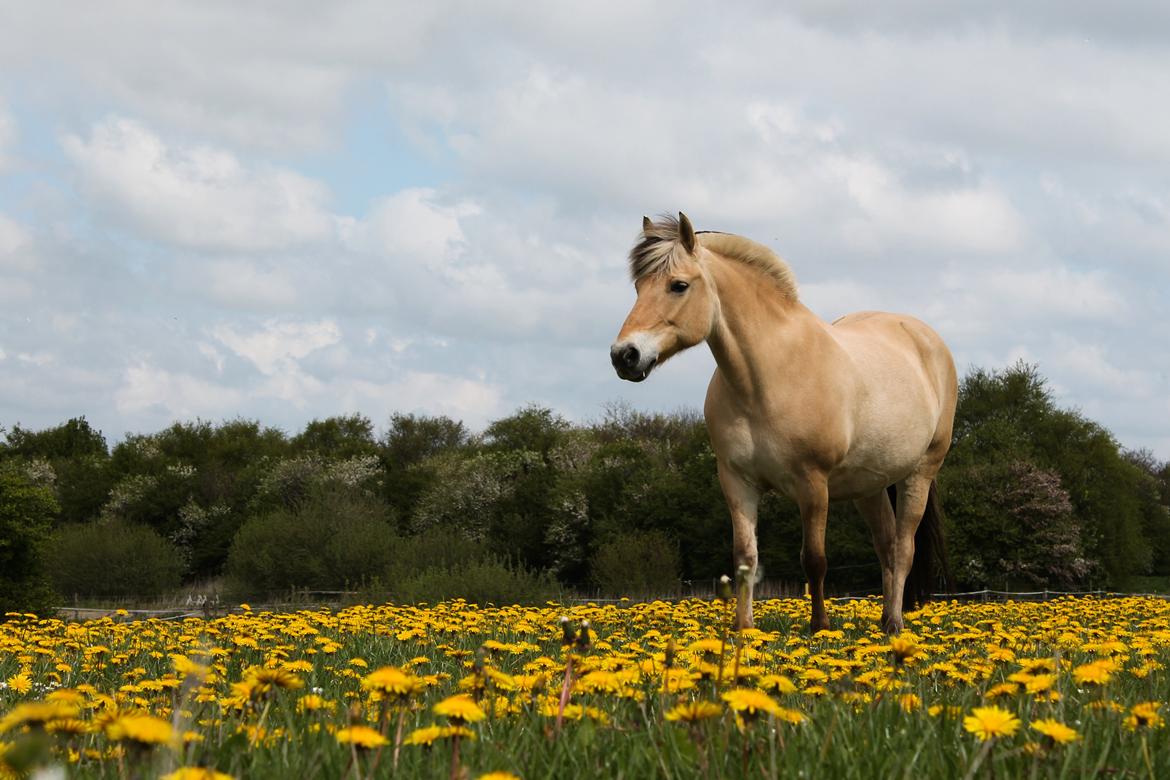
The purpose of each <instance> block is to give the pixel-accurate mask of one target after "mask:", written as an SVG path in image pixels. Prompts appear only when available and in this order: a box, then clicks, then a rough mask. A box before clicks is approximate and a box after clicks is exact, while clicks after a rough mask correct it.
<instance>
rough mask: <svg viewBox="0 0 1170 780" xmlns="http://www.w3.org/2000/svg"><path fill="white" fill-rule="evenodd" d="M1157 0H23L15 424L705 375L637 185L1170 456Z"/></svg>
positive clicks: (453, 398)
mask: <svg viewBox="0 0 1170 780" xmlns="http://www.w3.org/2000/svg"><path fill="white" fill-rule="evenodd" d="M1167 85H1170V5H1168V4H1166V3H1164V2H1160V1H1157V2H1155V1H1151V2H1117V3H1108V4H1101V3H1096V2H1087V1H1082V0H1060V1H1059V2H1057V1H1049V2H1044V1H1038V2H1031V3H1018V2H1015V1H1014V0H1011V1H1007V0H984V1H983V2H977V3H976V2H969V3H947V4H939V3H937V2H934V0H895V1H894V2H888V3H880V4H874V3H869V2H856V3H855V2H844V1H838V0H833V1H828V0H807V1H806V2H800V1H797V2H787V3H772V2H758V3H754V2H743V3H724V4H711V3H699V2H679V1H675V2H640V1H639V0H624V1H623V2H592V3H580V2H575V3H567V2H540V3H520V2H494V1H492V0H477V1H476V2H428V3H417V2H402V3H396V2H384V1H383V0H374V1H370V2H362V1H360V0H359V1H355V2H336V3H320V2H307V1H305V2H255V3H248V4H241V3H236V2H220V1H219V0H201V2H198V3H191V2H169V1H167V0H158V1H156V2H152V3H149V4H142V3H136V2H134V3H132V2H116V1H115V2H108V3H100V4H99V3H74V2H56V1H55V0H39V1H38V2H36V3H5V4H3V5H0V425H5V426H8V427H9V428H11V426H12V425H14V424H20V425H21V426H23V427H26V428H34V429H38V428H44V427H48V426H52V425H57V424H60V423H62V422H64V421H65V420H67V419H69V418H71V417H75V416H80V415H84V416H85V417H86V418H87V419H88V420H89V421H90V422H91V423H92V424H93V425H95V426H96V427H98V428H100V429H101V430H102V431H103V432H104V433H105V435H106V437H107V440H108V441H109V442H110V443H111V444H112V443H114V442H116V441H118V440H120V439H121V438H122V437H123V436H124V435H126V434H127V433H150V432H154V431H158V430H161V429H162V428H164V427H166V426H167V425H169V424H170V423H172V422H174V421H177V420H186V421H190V420H194V419H196V418H200V419H204V420H211V421H220V420H226V419H235V418H241V417H242V418H246V419H255V420H259V421H261V422H262V423H264V424H266V425H271V426H275V427H279V428H282V429H284V430H285V431H287V432H289V433H295V432H297V431H299V430H300V429H301V428H303V426H304V425H305V423H307V422H309V421H310V420H313V419H320V418H324V417H328V416H332V415H339V414H351V413H361V414H364V415H366V416H368V417H369V418H370V419H371V420H373V421H374V423H375V424H376V425H377V426H378V427H379V428H383V427H384V426H385V424H386V423H387V421H388V420H389V417H390V415H391V414H392V413H394V412H403V413H420V414H443V415H448V416H451V417H454V418H457V419H461V420H463V421H464V422H466V423H467V424H468V426H469V427H471V428H472V429H475V430H479V429H482V428H483V427H484V426H485V425H486V424H487V423H488V422H490V421H491V420H494V419H498V418H500V417H503V416H506V415H508V414H511V413H512V412H514V411H515V410H516V409H518V408H519V407H521V406H524V405H526V404H530V403H536V404H540V405H544V406H548V407H551V408H553V409H554V410H556V411H558V412H559V413H561V414H563V415H564V416H565V417H567V418H569V419H571V420H575V421H588V420H593V419H597V418H599V417H600V416H601V415H602V413H603V409H604V407H605V405H606V404H608V403H612V402H615V401H616V402H625V403H628V404H629V405H630V406H632V407H634V408H636V409H643V410H661V411H670V410H675V409H679V408H684V407H689V408H698V407H701V405H702V399H703V394H704V392H705V389H706V385H707V381H708V379H709V377H710V374H711V371H712V369H713V367H714V362H713V360H712V358H711V356H710V353H709V352H708V351H707V350H706V348H705V347H697V348H695V349H693V350H691V351H689V352H687V353H685V354H683V355H681V356H679V357H677V358H675V359H674V360H672V361H671V362H670V363H668V364H667V365H665V366H663V367H662V368H661V369H659V370H657V371H656V372H655V374H654V376H653V377H651V379H650V380H649V381H647V382H644V383H641V384H637V385H634V384H629V383H624V382H622V381H620V380H619V379H618V378H617V377H616V376H615V374H614V372H613V370H612V368H611V367H610V364H609V355H608V350H609V345H610V343H611V342H612V340H613V338H614V337H615V336H616V334H617V332H618V329H619V327H620V325H621V322H622V320H623V319H624V317H625V314H626V312H627V311H628V310H629V308H630V306H631V305H632V303H633V301H634V290H633V288H632V286H631V284H630V283H629V281H628V277H627V272H626V255H627V253H628V251H629V249H630V247H631V246H632V245H633V243H634V241H635V238H636V236H637V233H638V230H639V229H640V226H641V219H642V216H643V215H651V216H653V215H656V214H660V213H676V212H678V211H680V210H681V211H684V212H686V213H687V214H688V216H689V217H690V218H691V220H692V221H693V223H694V224H695V226H696V228H697V229H700V230H723V231H727V232H735V233H740V234H743V235H745V236H748V237H750V238H753V239H756V240H758V241H761V242H762V243H764V244H766V245H768V246H770V247H772V248H773V249H774V250H776V251H777V252H778V253H779V254H780V255H781V256H782V257H784V258H785V259H786V260H787V261H788V262H789V264H790V265H791V266H792V268H793V271H794V272H795V275H796V278H797V280H798V282H799V284H800V294H801V298H802V300H803V301H804V302H805V303H806V304H807V305H808V306H809V307H810V308H811V309H812V310H813V311H814V312H816V313H817V314H819V315H820V316H822V317H824V318H825V319H833V318H835V317H837V316H840V315H842V314H845V313H847V312H849V311H854V310H857V309H882V310H892V311H901V312H906V313H909V314H913V315H915V316H918V317H919V318H921V319H923V320H925V321H926V322H928V323H930V324H931V325H932V326H934V328H935V329H936V330H938V331H939V333H940V334H941V335H942V336H943V338H944V339H945V340H946V341H947V343H948V344H949V346H950V348H951V350H952V352H953V353H954V356H955V360H956V364H957V366H958V369H959V372H960V374H963V373H966V372H967V371H969V370H971V369H972V368H975V367H982V368H986V369H1002V368H1004V367H1006V366H1008V365H1011V364H1012V363H1014V362H1015V361H1017V360H1020V359H1022V360H1025V361H1027V362H1030V363H1034V364H1036V365H1037V366H1038V368H1039V370H1040V373H1041V374H1042V375H1044V376H1045V377H1047V378H1048V381H1049V385H1050V388H1051V390H1052V392H1053V395H1054V397H1055V399H1056V400H1057V402H1058V403H1059V404H1061V405H1062V406H1066V407H1070V408H1074V409H1078V410H1080V411H1081V412H1082V413H1083V414H1084V415H1085V416H1087V417H1089V418H1091V419H1093V420H1096V421H1098V422H1100V423H1101V424H1102V425H1104V426H1105V427H1107V428H1108V429H1109V430H1110V431H1112V432H1113V434H1114V435H1115V436H1116V438H1117V439H1118V440H1119V441H1120V442H1121V443H1122V444H1123V445H1125V446H1126V447H1128V448H1131V449H1137V448H1146V449H1149V450H1151V451H1152V452H1153V453H1154V454H1155V455H1157V456H1158V457H1159V458H1161V459H1170V307H1168V306H1167V297H1168V293H1170V100H1167Z"/></svg>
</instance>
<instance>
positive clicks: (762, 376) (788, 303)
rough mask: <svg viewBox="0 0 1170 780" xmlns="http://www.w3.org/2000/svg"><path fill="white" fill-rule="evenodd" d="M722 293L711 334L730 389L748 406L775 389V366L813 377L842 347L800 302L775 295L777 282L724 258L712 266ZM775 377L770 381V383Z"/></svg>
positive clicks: (713, 350) (763, 399)
mask: <svg viewBox="0 0 1170 780" xmlns="http://www.w3.org/2000/svg"><path fill="white" fill-rule="evenodd" d="M710 270H711V275H712V277H713V279H714V282H715V287H716V289H717V291H718V295H719V315H718V320H717V322H716V323H715V326H714V328H713V329H712V332H711V335H710V336H708V338H707V344H708V345H709V346H710V348H711V353H712V354H713V355H714V356H715V362H716V363H717V364H718V365H719V369H720V371H721V372H722V373H723V376H724V378H725V380H726V381H727V383H728V385H729V386H730V387H731V389H732V390H733V391H734V392H735V393H736V395H738V396H740V398H741V399H742V400H743V401H745V402H747V403H748V404H752V405H754V404H756V403H764V402H766V400H767V395H768V394H769V393H770V392H776V391H777V390H778V388H777V387H776V382H775V381H774V377H775V376H776V367H777V366H778V365H782V366H784V373H785V375H787V376H791V377H793V378H794V379H804V378H807V379H812V378H813V377H812V375H813V374H815V373H817V372H819V370H820V367H821V365H823V364H824V363H825V361H829V362H831V361H832V359H833V358H834V357H835V356H836V354H837V353H838V352H839V351H840V347H839V346H838V345H837V343H836V341H835V340H834V339H833V337H832V336H831V335H830V334H829V333H828V330H827V328H826V326H825V323H824V322H823V321H822V320H821V319H820V318H819V317H817V316H816V315H815V314H813V313H812V312H811V311H809V309H808V308H807V307H805V306H804V304H802V303H800V301H798V300H795V299H792V300H789V299H787V298H785V297H784V296H783V295H781V294H780V293H779V291H777V292H775V293H774V294H772V291H771V289H770V288H771V287H772V286H774V284H775V283H774V282H773V281H772V280H771V279H770V278H769V277H767V276H766V275H765V274H764V273H762V272H761V271H759V270H758V269H755V268H753V267H751V266H748V265H746V264H744V263H740V262H737V261H735V260H729V259H726V258H720V260H719V262H717V263H713V264H712V265H711V266H710ZM769 380H771V381H769Z"/></svg>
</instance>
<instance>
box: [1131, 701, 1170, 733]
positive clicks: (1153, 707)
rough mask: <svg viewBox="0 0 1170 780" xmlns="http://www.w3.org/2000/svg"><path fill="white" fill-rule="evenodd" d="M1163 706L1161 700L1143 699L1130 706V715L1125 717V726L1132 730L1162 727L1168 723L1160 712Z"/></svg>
mask: <svg viewBox="0 0 1170 780" xmlns="http://www.w3.org/2000/svg"><path fill="white" fill-rule="evenodd" d="M1161 707H1162V702H1160V701H1143V702H1141V703H1139V704H1135V705H1133V707H1132V708H1130V711H1129V716H1128V717H1126V719H1125V727H1126V728H1127V729H1129V730H1130V731H1136V730H1137V729H1142V728H1145V729H1160V728H1162V727H1163V726H1165V725H1166V720H1165V719H1164V718H1163V717H1162V715H1161V714H1160V713H1159V712H1158V710H1159V709H1160V708H1161Z"/></svg>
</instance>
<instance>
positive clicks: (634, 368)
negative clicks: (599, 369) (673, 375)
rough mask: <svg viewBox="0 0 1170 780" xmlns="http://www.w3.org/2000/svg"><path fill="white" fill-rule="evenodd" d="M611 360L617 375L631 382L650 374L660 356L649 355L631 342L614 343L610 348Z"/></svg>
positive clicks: (640, 379)
mask: <svg viewBox="0 0 1170 780" xmlns="http://www.w3.org/2000/svg"><path fill="white" fill-rule="evenodd" d="M609 362H611V363H613V367H614V369H615V370H616V371H617V375H618V376H620V377H621V378H622V379H625V380H627V381H630V382H641V381H642V380H643V379H645V378H646V377H648V376H650V371H651V370H652V369H653V368H654V364H655V363H657V362H658V356H657V355H655V356H653V357H648V356H646V355H644V354H642V352H641V351H639V350H638V348H637V347H636V346H634V345H633V344H631V343H629V342H625V343H624V344H614V345H613V346H612V347H610V349H609Z"/></svg>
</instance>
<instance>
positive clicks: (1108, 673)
mask: <svg viewBox="0 0 1170 780" xmlns="http://www.w3.org/2000/svg"><path fill="white" fill-rule="evenodd" d="M1073 679H1074V680H1076V682H1077V685H1105V684H1106V683H1108V682H1109V681H1110V680H1111V679H1113V664H1112V662H1110V661H1093V662H1092V663H1088V664H1081V665H1080V666H1078V667H1077V668H1075V669H1073Z"/></svg>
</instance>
